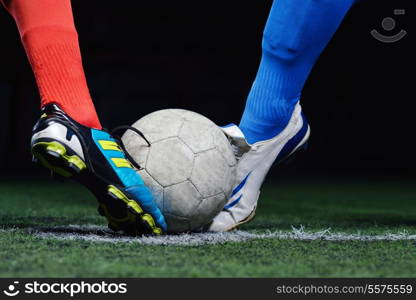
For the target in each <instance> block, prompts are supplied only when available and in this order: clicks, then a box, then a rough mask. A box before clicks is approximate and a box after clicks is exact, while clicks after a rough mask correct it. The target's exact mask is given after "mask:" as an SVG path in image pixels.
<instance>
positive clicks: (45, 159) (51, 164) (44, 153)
mask: <svg viewBox="0 0 416 300" xmlns="http://www.w3.org/2000/svg"><path fill="white" fill-rule="evenodd" d="M32 154H33V161H34V162H40V163H41V164H42V165H43V166H45V167H46V168H48V169H50V170H51V171H52V172H53V173H56V174H59V175H61V176H63V177H66V178H68V177H71V176H73V175H75V174H79V173H80V172H81V171H83V170H85V169H87V166H86V164H85V162H84V161H83V160H82V159H81V158H80V157H79V156H77V155H69V154H68V153H67V150H66V148H65V146H64V145H62V144H61V143H58V142H56V141H53V142H39V143H36V144H34V145H33V146H32Z"/></svg>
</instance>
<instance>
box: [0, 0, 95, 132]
mask: <svg viewBox="0 0 416 300" xmlns="http://www.w3.org/2000/svg"><path fill="white" fill-rule="evenodd" d="M0 1H2V2H3V4H4V5H5V7H6V9H7V10H8V11H9V12H10V14H11V15H12V16H13V18H14V19H15V21H16V23H17V27H18V28H19V32H20V36H21V38H22V42H23V46H24V47H25V50H26V54H27V56H28V58H29V61H30V64H31V65H32V69H33V72H34V74H35V78H36V82H37V85H38V88H39V92H40V96H41V106H42V107H43V106H45V105H46V104H49V103H56V104H58V105H59V106H60V107H61V108H62V109H63V110H64V111H65V112H66V113H67V114H68V115H69V116H70V117H71V118H73V119H74V120H75V121H77V122H79V123H80V124H83V125H85V126H88V127H93V128H97V129H101V124H100V121H99V120H98V116H97V113H96V111H95V108H94V104H93V102H92V99H91V96H90V93H89V90H88V87H87V82H86V79H85V74H84V69H83V67H82V60H81V53H80V49H79V44H78V34H77V31H76V29H75V25H74V20H73V16H72V8H71V2H70V0H12V1H8V0H0Z"/></svg>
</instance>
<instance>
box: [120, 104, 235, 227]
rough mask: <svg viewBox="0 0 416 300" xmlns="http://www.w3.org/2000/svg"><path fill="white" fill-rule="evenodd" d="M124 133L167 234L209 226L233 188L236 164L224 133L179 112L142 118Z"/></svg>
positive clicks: (194, 115) (192, 114)
mask: <svg viewBox="0 0 416 300" xmlns="http://www.w3.org/2000/svg"><path fill="white" fill-rule="evenodd" d="M132 126H133V127H135V128H137V129H138V130H140V131H141V132H142V133H143V134H144V136H145V137H146V139H147V140H148V141H149V142H150V144H151V146H148V144H147V143H146V141H145V140H144V139H142V138H141V137H140V136H139V135H138V134H137V133H135V132H133V131H131V130H127V131H126V133H125V134H124V135H123V137H122V141H123V143H124V145H125V148H126V150H127V152H128V153H129V154H130V155H131V156H132V158H133V159H134V160H135V161H136V162H137V163H138V164H139V165H140V166H141V167H142V169H141V170H138V173H139V174H140V175H141V177H142V178H143V180H144V182H145V183H146V185H147V186H148V187H149V188H150V190H151V191H152V194H153V196H154V199H155V201H156V203H157V205H158V206H159V208H160V209H161V211H162V213H163V214H164V216H165V218H166V222H167V224H168V230H169V232H185V231H192V230H197V229H199V228H201V227H202V226H203V225H206V224H207V223H209V222H210V221H211V220H212V219H213V218H214V217H215V216H216V215H217V214H218V213H219V212H220V211H221V209H222V208H223V207H224V205H225V204H226V202H227V198H228V197H229V195H230V193H231V191H232V188H233V185H234V182H235V169H236V159H235V157H234V154H233V150H232V148H231V145H230V143H229V142H228V140H227V138H226V137H225V135H224V134H223V132H222V130H221V129H220V128H219V127H218V126H217V125H215V123H213V122H212V121H210V120H209V119H207V118H206V117H204V116H202V115H200V114H197V113H195V112H192V111H187V110H182V109H165V110H160V111H156V112H153V113H151V114H149V115H146V116H144V117H143V118H141V119H140V120H138V121H137V122H136V123H134V124H133V125H132Z"/></svg>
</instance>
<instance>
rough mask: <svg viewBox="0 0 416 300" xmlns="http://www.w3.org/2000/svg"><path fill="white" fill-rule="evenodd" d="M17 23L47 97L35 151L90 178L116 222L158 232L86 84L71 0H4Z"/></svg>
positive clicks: (156, 219) (153, 212)
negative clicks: (98, 115)
mask: <svg viewBox="0 0 416 300" xmlns="http://www.w3.org/2000/svg"><path fill="white" fill-rule="evenodd" d="M0 1H2V3H3V4H4V6H5V7H6V9H7V10H8V11H9V12H10V14H11V15H12V16H13V18H14V19H15V21H16V24H17V26H18V29H19V32H20V35H21V39H22V43H23V45H24V48H25V50H26V53H27V56H28V58H29V61H30V63H31V66H32V69H33V72H34V75H35V78H36V82H37V85H38V88H39V92H40V96H41V118H40V120H39V121H38V122H37V124H36V125H35V127H34V131H33V136H32V153H33V155H34V157H35V158H36V159H37V160H38V161H39V162H41V163H42V164H43V165H44V166H46V167H48V168H49V169H51V170H52V171H53V172H55V173H58V174H60V175H63V176H65V177H72V178H74V179H76V180H78V181H79V182H81V183H83V184H84V185H86V186H87V187H88V188H89V189H90V190H91V191H92V192H93V193H94V194H95V195H96V196H97V198H98V200H99V201H100V213H101V214H103V215H105V216H106V217H107V219H108V220H109V223H110V226H111V227H112V228H114V229H124V230H126V231H131V232H132V231H136V230H137V231H141V232H146V233H154V234H159V233H161V232H162V231H163V230H166V223H165V221H164V218H163V216H162V214H161V213H160V211H159V209H158V208H157V206H156V204H155V203H154V202H153V199H152V196H151V194H150V192H149V190H148V189H147V187H146V186H145V185H144V183H143V180H142V179H141V178H140V176H139V175H138V174H137V173H136V172H135V170H134V168H133V167H132V165H131V164H130V162H129V161H128V160H127V158H126V157H125V154H124V152H123V151H122V149H121V148H120V147H119V144H118V142H117V141H115V140H114V138H113V137H112V136H111V135H110V134H109V133H107V132H106V131H104V130H102V128H101V124H100V122H99V120H98V117H97V113H96V111H95V108H94V104H93V102H92V100H91V96H90V93H89V91H88V87H87V82H86V79H85V75H84V70H83V66H82V60H81V53H80V48H79V44H78V35H77V31H76V29H75V26H74V21H73V16H72V8H71V2H70V0H59V1H57V0H35V1H32V0H8V1H6V0H0Z"/></svg>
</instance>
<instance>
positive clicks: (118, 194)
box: [107, 185, 163, 235]
mask: <svg viewBox="0 0 416 300" xmlns="http://www.w3.org/2000/svg"><path fill="white" fill-rule="evenodd" d="M107 192H108V194H109V196H110V197H111V198H113V199H115V200H121V201H123V203H124V204H125V205H126V207H127V210H128V212H127V214H128V216H129V219H131V220H132V221H133V222H134V221H138V222H140V223H142V224H143V225H144V226H145V227H146V228H147V229H148V231H149V232H150V233H152V234H154V235H161V234H163V231H162V229H161V228H159V227H157V225H156V222H155V220H154V218H153V217H152V216H151V215H150V214H147V213H144V211H143V209H142V208H141V206H140V205H139V203H137V202H136V201H134V200H131V199H129V198H128V197H127V196H126V194H124V193H123V192H122V191H121V190H120V189H118V188H117V187H115V186H114V185H109V186H108V187H107Z"/></svg>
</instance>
